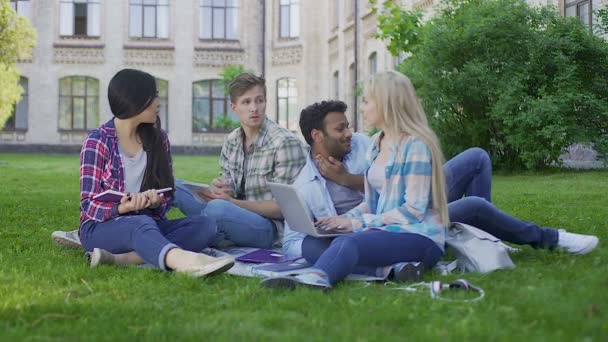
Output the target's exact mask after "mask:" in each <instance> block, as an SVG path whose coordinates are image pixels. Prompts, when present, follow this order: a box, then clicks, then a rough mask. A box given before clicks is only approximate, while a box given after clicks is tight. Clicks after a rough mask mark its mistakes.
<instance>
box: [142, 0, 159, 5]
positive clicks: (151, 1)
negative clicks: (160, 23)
mask: <svg viewBox="0 0 608 342" xmlns="http://www.w3.org/2000/svg"><path fill="white" fill-rule="evenodd" d="M144 5H156V0H144Z"/></svg>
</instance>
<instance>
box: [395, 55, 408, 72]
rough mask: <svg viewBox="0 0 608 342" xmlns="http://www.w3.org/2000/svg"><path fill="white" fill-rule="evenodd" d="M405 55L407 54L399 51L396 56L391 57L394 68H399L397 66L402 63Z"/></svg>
mask: <svg viewBox="0 0 608 342" xmlns="http://www.w3.org/2000/svg"><path fill="white" fill-rule="evenodd" d="M406 57H407V55H406V53H405V52H399V53H398V54H397V56H394V57H393V64H394V67H395V69H399V66H400V65H401V63H403V61H404V60H405V58H406Z"/></svg>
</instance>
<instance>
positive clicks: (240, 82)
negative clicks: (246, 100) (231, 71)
mask: <svg viewBox="0 0 608 342" xmlns="http://www.w3.org/2000/svg"><path fill="white" fill-rule="evenodd" d="M256 86H260V87H262V88H264V97H266V80H265V79H264V77H262V76H256V75H254V74H252V73H249V72H243V73H241V74H239V75H238V76H237V77H235V78H234V80H232V81H231V82H230V84H228V93H229V94H230V102H232V103H236V100H237V99H238V98H239V97H241V96H242V95H243V94H245V93H246V92H247V91H248V90H249V89H251V88H253V87H256Z"/></svg>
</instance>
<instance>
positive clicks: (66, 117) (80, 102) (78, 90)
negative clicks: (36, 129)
mask: <svg viewBox="0 0 608 342" xmlns="http://www.w3.org/2000/svg"><path fill="white" fill-rule="evenodd" d="M97 126H99V81H98V80H97V79H95V78H92V77H87V76H68V77H64V78H62V79H60V80H59V129H60V130H66V131H72V130H74V131H76V130H88V129H93V128H96V127H97Z"/></svg>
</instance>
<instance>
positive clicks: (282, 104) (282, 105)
mask: <svg viewBox="0 0 608 342" xmlns="http://www.w3.org/2000/svg"><path fill="white" fill-rule="evenodd" d="M278 104H279V105H278V108H277V110H278V113H277V114H278V119H277V121H278V124H279V126H281V127H286V126H287V99H279V100H278Z"/></svg>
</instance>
